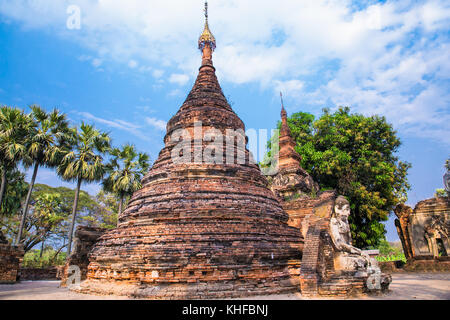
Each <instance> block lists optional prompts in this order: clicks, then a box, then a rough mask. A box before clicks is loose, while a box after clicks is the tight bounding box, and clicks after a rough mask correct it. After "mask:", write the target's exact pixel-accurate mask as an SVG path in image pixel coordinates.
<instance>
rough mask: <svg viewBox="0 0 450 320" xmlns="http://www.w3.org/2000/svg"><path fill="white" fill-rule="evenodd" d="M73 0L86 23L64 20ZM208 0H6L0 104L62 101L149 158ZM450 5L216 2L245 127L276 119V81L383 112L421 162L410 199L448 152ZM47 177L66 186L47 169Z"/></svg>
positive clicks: (192, 64)
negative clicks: (75, 26) (74, 24)
mask: <svg viewBox="0 0 450 320" xmlns="http://www.w3.org/2000/svg"><path fill="white" fill-rule="evenodd" d="M73 5H75V8H79V12H80V18H81V20H80V29H70V28H68V26H67V21H68V19H69V18H73V17H74V16H73V11H70V10H69V13H68V8H70V6H73ZM202 9H203V1H202V0H195V1H194V0H189V1H186V0H169V1H152V0H147V1H144V0H142V1H140V0H129V1H126V2H124V1H119V0H109V1H89V0H71V1H65V0H61V1H48V0H33V1H31V0H2V1H1V2H0V48H2V49H1V51H0V103H1V104H6V105H12V106H18V107H22V108H25V107H26V106H28V105H30V104H33V103H37V104H40V105H42V106H44V107H46V108H48V109H50V108H53V107H58V108H60V109H61V110H62V111H64V112H66V113H67V114H68V116H69V118H70V119H71V121H73V123H74V124H76V123H79V122H80V121H81V120H84V121H86V122H88V123H94V124H95V125H96V126H98V127H99V128H101V129H103V130H105V131H108V132H110V133H111V136H112V137H113V142H114V144H115V145H121V144H123V143H126V142H131V143H134V144H135V145H136V146H137V147H138V148H139V149H140V150H142V151H145V152H148V153H149V154H150V155H151V157H152V159H153V160H154V159H156V158H157V156H158V153H159V151H160V149H161V148H162V146H163V137H164V134H165V129H164V128H165V124H166V122H167V121H168V120H169V119H170V118H171V117H172V116H173V115H174V114H175V113H176V112H177V110H178V108H179V107H180V106H181V104H182V103H183V101H184V99H185V97H186V95H187V93H188V92H189V90H190V88H191V86H192V84H193V82H194V80H195V76H196V74H197V71H198V67H199V65H200V53H199V52H198V50H197V47H196V43H197V39H198V36H199V34H200V33H201V31H202V29H203V12H202ZM449 17H450V6H449V3H448V1H438V0H436V1H408V0H405V1H347V0H340V1H321V0H316V1H293V0H279V1H269V0H248V1H242V0H239V1H238V0H226V1H225V0H211V1H210V26H211V28H212V31H213V33H214V34H215V36H216V38H217V50H216V52H215V54H214V63H215V65H216V67H217V74H218V77H219V80H220V82H221V85H222V87H223V90H224V92H225V95H226V96H227V97H228V98H229V100H230V102H231V103H232V105H233V108H234V110H235V111H236V113H237V114H238V115H239V116H240V117H241V118H242V120H243V121H244V123H245V124H246V126H247V128H254V129H268V130H270V129H272V128H274V127H275V125H276V122H277V121H278V119H279V113H280V102H279V91H280V90H282V91H283V92H284V95H285V104H286V106H287V110H288V112H289V113H293V112H297V111H306V112H311V113H313V114H315V115H319V114H320V113H321V109H322V108H323V107H330V108H332V109H333V108H336V107H337V106H339V105H346V106H351V107H352V110H353V111H355V112H360V113H363V114H366V115H372V114H381V115H384V116H386V118H387V120H388V121H389V122H390V123H392V124H393V125H394V128H395V129H396V130H397V131H398V133H399V136H400V137H401V140H402V141H403V145H402V147H401V149H400V152H399V157H400V158H401V159H402V160H406V161H409V162H411V163H412V165H413V168H412V169H411V171H410V175H409V180H410V182H411V184H412V190H411V192H410V193H409V201H408V202H409V203H410V204H411V205H414V204H415V203H417V202H418V201H420V200H423V199H426V198H429V197H431V196H433V193H434V191H435V189H437V188H442V185H443V184H442V176H443V174H444V168H443V165H444V163H445V160H446V158H448V157H449V156H450V125H449V123H450V90H449V88H450V86H449V81H450V48H449V45H450V41H449V34H450V33H449V31H450V19H449ZM70 21H73V20H70ZM38 182H39V183H47V184H50V185H54V186H58V185H68V184H67V183H63V182H61V181H60V180H59V179H58V178H57V177H56V176H55V174H54V173H53V172H52V171H50V170H41V172H40V174H39V175H38ZM83 188H84V189H86V190H88V191H89V192H91V193H95V192H96V190H98V186H97V185H88V186H83ZM387 226H388V239H389V240H395V239H396V238H397V236H396V232H395V228H394V226H393V221H392V219H391V220H390V221H389V222H388V223H387Z"/></svg>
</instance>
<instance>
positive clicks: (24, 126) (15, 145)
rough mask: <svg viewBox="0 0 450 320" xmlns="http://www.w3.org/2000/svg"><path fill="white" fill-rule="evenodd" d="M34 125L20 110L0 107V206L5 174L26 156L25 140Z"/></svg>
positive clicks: (4, 187) (4, 185)
mask: <svg viewBox="0 0 450 320" xmlns="http://www.w3.org/2000/svg"><path fill="white" fill-rule="evenodd" d="M33 126H34V124H33V122H32V121H31V119H30V117H29V116H28V115H26V114H25V113H24V112H23V111H22V110H20V109H17V108H11V107H7V106H3V107H1V108H0V171H1V175H2V178H1V185H0V206H1V204H2V203H3V196H4V193H5V189H6V183H7V181H6V180H7V179H6V174H7V171H8V170H11V169H14V168H15V167H16V166H17V164H18V163H19V162H20V161H21V160H24V159H25V158H26V157H27V152H26V151H27V147H26V141H27V136H28V133H29V132H30V131H31V128H32V127H33Z"/></svg>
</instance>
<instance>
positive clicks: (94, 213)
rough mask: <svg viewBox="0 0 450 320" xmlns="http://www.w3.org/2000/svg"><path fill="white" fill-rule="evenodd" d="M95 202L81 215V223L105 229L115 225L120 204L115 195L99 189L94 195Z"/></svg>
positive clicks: (112, 227)
mask: <svg viewBox="0 0 450 320" xmlns="http://www.w3.org/2000/svg"><path fill="white" fill-rule="evenodd" d="M95 202H96V205H95V207H93V208H92V209H91V210H89V213H88V214H86V215H85V216H83V217H82V222H81V223H86V224H87V225H89V226H92V227H99V228H106V229H114V228H115V227H117V217H118V215H117V212H118V209H119V205H120V200H118V198H117V196H116V195H114V194H112V193H107V192H105V191H103V190H101V191H100V192H99V193H98V194H97V196H96V197H95Z"/></svg>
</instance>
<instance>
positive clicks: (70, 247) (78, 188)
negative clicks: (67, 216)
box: [67, 178, 81, 258]
mask: <svg viewBox="0 0 450 320" xmlns="http://www.w3.org/2000/svg"><path fill="white" fill-rule="evenodd" d="M80 188H81V178H78V183H77V190H76V191H75V200H74V201H73V209H72V223H71V224H70V231H69V242H68V243H67V258H69V256H70V252H71V251H72V237H73V230H74V228H75V219H76V217H77V207H78V197H79V195H80Z"/></svg>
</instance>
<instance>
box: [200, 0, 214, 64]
mask: <svg viewBox="0 0 450 320" xmlns="http://www.w3.org/2000/svg"><path fill="white" fill-rule="evenodd" d="M208 17H209V14H208V1H205V28H204V30H203V33H202V34H201V36H200V38H199V39H198V48H199V49H200V51H202V54H203V65H205V64H210V65H212V53H213V52H214V50H215V49H216V38H214V35H213V34H212V32H211V30H210V29H209V21H208Z"/></svg>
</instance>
